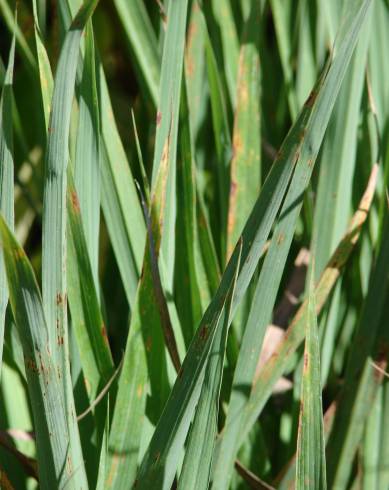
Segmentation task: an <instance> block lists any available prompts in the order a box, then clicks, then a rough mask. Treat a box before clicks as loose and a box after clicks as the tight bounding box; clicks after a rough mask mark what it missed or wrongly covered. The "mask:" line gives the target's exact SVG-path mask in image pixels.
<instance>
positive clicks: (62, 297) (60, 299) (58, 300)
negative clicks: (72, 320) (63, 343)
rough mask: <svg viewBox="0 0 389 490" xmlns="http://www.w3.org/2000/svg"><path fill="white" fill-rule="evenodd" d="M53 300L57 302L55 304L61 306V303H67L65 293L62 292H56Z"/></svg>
mask: <svg viewBox="0 0 389 490" xmlns="http://www.w3.org/2000/svg"><path fill="white" fill-rule="evenodd" d="M55 302H56V303H57V306H62V305H63V306H66V304H67V294H66V293H64V294H62V293H60V292H58V293H57V295H56V297H55ZM58 326H59V325H58V323H57V327H58Z"/></svg>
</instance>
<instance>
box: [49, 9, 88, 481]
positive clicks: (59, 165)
mask: <svg viewBox="0 0 389 490" xmlns="http://www.w3.org/2000/svg"><path fill="white" fill-rule="evenodd" d="M96 5H97V1H96V0H93V1H92V0H91V1H88V2H87V3H85V4H84V5H83V7H82V8H81V9H80V11H79V13H78V14H77V16H76V17H75V19H74V21H73V23H72V25H71V27H70V29H69V31H68V33H67V35H66V38H65V41H64V45H63V47H62V51H61V56H60V60H59V64H58V69H57V73H56V77H55V83H54V92H53V101H52V111H51V116H50V127H49V137H48V142H47V155H46V169H45V170H46V174H45V186H44V198H43V251H42V292H43V305H44V308H45V316H46V320H47V324H48V328H49V330H48V331H49V345H50V349H51V351H52V353H53V357H54V360H55V363H56V365H57V366H58V369H59V371H60V372H61V376H62V385H63V388H62V389H63V390H64V396H65V403H66V414H67V422H68V425H69V431H70V439H69V445H70V446H69V452H70V455H71V456H70V458H71V460H72V461H73V463H72V464H74V465H75V464H80V467H79V469H78V471H77V472H76V473H75V478H74V479H75V482H78V483H79V485H80V486H82V487H87V481H86V475H85V468H84V465H83V463H82V461H83V460H82V452H81V445H80V440H79V433H78V427H77V422H76V419H75V410H74V400H73V394H72V391H71V390H72V389H71V380H70V367H69V351H68V331H67V311H66V309H67V300H66V298H67V291H66V274H65V272H66V167H67V164H68V158H69V152H68V137H69V129H70V115H71V106H72V100H73V93H74V84H75V78H76V69H77V62H78V52H79V46H80V39H81V35H82V32H83V29H84V27H85V25H86V22H87V21H88V19H89V18H90V16H91V15H92V13H93V11H94V9H95V7H96ZM76 462H77V463H76Z"/></svg>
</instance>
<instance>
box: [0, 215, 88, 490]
mask: <svg viewBox="0 0 389 490" xmlns="http://www.w3.org/2000/svg"><path fill="white" fill-rule="evenodd" d="M0 234H1V241H2V247H3V252H4V260H5V265H6V271H7V279H8V286H9V292H10V302H11V306H12V311H13V314H14V316H15V320H16V326H17V328H18V332H19V337H20V340H21V342H22V346H23V353H24V359H25V368H26V375H27V380H28V389H29V395H30V400H31V404H32V411H33V416H34V427H35V435H36V443H37V451H38V462H39V481H40V485H41V487H42V488H43V489H47V490H49V489H51V488H58V487H61V486H64V485H66V482H68V487H69V488H74V489H75V488H79V485H77V477H76V473H77V472H78V471H80V469H81V468H79V467H78V465H79V464H80V462H79V461H77V462H76V461H73V460H72V458H71V454H70V449H69V446H70V434H69V428H68V422H67V417H66V408H65V399H64V393H63V390H62V389H61V380H60V374H61V373H58V371H57V367H56V362H55V359H54V357H53V355H52V350H51V346H50V343H49V332H48V326H47V324H46V320H45V315H44V312H43V307H42V300H41V296H40V292H39V289H38V285H37V283H36V279H35V276H34V273H33V270H32V267H31V264H30V263H29V261H28V259H27V257H26V255H25V253H24V251H23V249H22V248H21V247H20V246H19V245H18V243H17V242H16V239H15V238H14V237H13V235H12V233H11V231H10V230H9V229H8V227H7V225H6V223H5V221H4V219H3V218H2V217H0ZM42 407H43V410H42ZM83 488H87V486H84V487H83Z"/></svg>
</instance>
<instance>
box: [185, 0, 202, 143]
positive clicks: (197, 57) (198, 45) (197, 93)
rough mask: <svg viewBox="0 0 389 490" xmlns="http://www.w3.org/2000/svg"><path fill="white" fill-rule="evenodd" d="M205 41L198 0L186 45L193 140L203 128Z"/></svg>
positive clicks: (193, 9)
mask: <svg viewBox="0 0 389 490" xmlns="http://www.w3.org/2000/svg"><path fill="white" fill-rule="evenodd" d="M204 42H205V26H204V21H203V13H202V12H201V10H200V7H199V4H198V2H197V0H195V1H193V2H192V8H191V12H190V15H189V24H188V33H187V40H186V46H185V78H186V84H187V89H188V105H189V117H190V127H191V131H192V138H193V141H196V136H197V135H198V132H199V130H200V128H201V111H202V104H203V102H202V101H203V100H204V98H203V90H204V72H205V59H204Z"/></svg>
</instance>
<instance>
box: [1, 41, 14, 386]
mask: <svg viewBox="0 0 389 490" xmlns="http://www.w3.org/2000/svg"><path fill="white" fill-rule="evenodd" d="M14 58H15V37H13V39H12V44H11V48H10V52H9V61H8V67H7V71H6V74H5V78H4V85H3V88H2V91H1V99H0V212H1V213H2V214H3V216H4V219H5V220H6V222H7V224H8V226H10V227H11V229H13V227H14V190H13V186H14V161H13V130H12V82H13V70H14ZM2 255H3V252H2V250H0V379H1V363H2V359H3V344H4V325H5V313H6V309H7V304H8V288H7V278H6V273H5V269H4V262H3V257H2Z"/></svg>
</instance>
